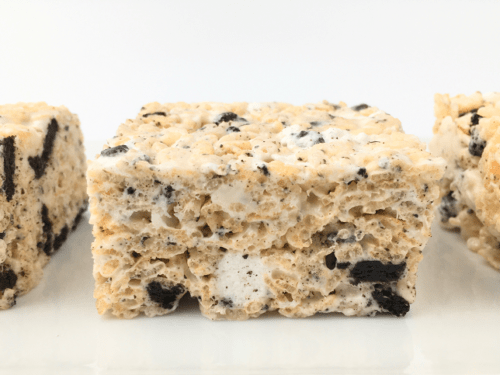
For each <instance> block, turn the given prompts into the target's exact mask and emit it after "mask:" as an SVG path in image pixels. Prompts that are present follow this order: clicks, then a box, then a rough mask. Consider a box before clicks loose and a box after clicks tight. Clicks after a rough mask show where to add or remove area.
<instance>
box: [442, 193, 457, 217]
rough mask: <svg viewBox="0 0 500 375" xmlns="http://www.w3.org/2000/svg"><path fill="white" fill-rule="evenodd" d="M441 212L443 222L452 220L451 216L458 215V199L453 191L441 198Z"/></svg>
mask: <svg viewBox="0 0 500 375" xmlns="http://www.w3.org/2000/svg"><path fill="white" fill-rule="evenodd" d="M439 213H440V214H441V221H442V222H443V223H446V222H447V221H448V220H450V217H456V216H457V215H458V210H457V200H456V199H455V198H454V197H453V191H450V192H449V193H448V194H447V195H445V196H444V197H443V199H442V200H441V204H440V205H439Z"/></svg>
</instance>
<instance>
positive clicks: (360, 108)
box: [351, 103, 370, 111]
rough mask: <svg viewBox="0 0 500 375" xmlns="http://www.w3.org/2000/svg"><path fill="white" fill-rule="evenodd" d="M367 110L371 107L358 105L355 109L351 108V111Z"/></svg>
mask: <svg viewBox="0 0 500 375" xmlns="http://www.w3.org/2000/svg"><path fill="white" fill-rule="evenodd" d="M366 108H370V106H369V105H368V104H364V103H363V104H358V105H355V106H354V107H351V109H353V110H354V111H362V110H363V109H366Z"/></svg>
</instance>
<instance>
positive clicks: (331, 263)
mask: <svg viewBox="0 0 500 375" xmlns="http://www.w3.org/2000/svg"><path fill="white" fill-rule="evenodd" d="M325 264H326V268H328V269H329V270H333V269H334V268H335V266H336V265H337V257H336V256H335V252H331V253H330V254H328V255H327V256H326V257H325Z"/></svg>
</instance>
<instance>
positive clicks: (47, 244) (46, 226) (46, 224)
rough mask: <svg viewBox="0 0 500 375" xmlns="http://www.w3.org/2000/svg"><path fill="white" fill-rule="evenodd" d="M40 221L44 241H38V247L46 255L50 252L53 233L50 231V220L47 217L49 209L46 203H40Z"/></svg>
mask: <svg viewBox="0 0 500 375" xmlns="http://www.w3.org/2000/svg"><path fill="white" fill-rule="evenodd" d="M42 223H43V228H42V230H43V237H44V242H39V243H38V247H39V248H41V249H42V250H43V252H44V253H45V254H47V255H51V254H52V241H53V237H54V233H52V222H51V221H50V219H49V209H48V208H47V206H46V205H42Z"/></svg>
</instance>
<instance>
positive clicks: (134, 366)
mask: <svg viewBox="0 0 500 375" xmlns="http://www.w3.org/2000/svg"><path fill="white" fill-rule="evenodd" d="M98 148H99V145H98V144H96V143H91V144H89V146H88V154H89V155H92V154H93V153H94V152H95V151H96V150H97V149H98ZM84 219H85V220H83V221H82V223H81V224H80V226H79V227H78V229H77V231H76V232H74V233H73V234H72V235H71V236H70V237H69V239H68V241H67V242H66V243H65V244H64V246H63V247H62V248H61V249H60V250H59V251H58V252H57V253H56V254H55V255H54V256H53V259H52V260H51V262H50V263H49V265H48V266H47V267H46V268H45V276H44V278H43V280H42V282H41V283H40V285H38V286H37V287H36V288H35V289H34V290H33V291H32V292H30V293H29V294H27V295H26V296H23V297H20V298H18V300H17V305H16V306H15V307H14V308H12V309H10V310H6V311H1V312H0V374H120V375H122V374H123V375H126V374H149V373H154V374H239V373H244V374H320V373H329V374H351V373H352V374H495V373H500V272H498V271H495V270H494V269H493V268H491V267H490V266H488V264H486V262H485V261H484V260H483V259H482V258H481V257H480V256H478V255H476V254H474V253H472V252H470V251H469V250H468V249H467V248H466V246H465V244H464V242H463V241H462V239H461V237H460V235H459V234H458V233H453V232H446V231H443V230H441V229H440V228H439V226H438V225H437V223H435V225H434V227H433V237H432V239H431V240H430V241H429V243H428V245H427V247H426V248H425V250H424V255H425V258H424V260H423V261H422V263H421V265H420V268H419V279H418V283H417V294H418V296H417V301H416V302H415V303H414V304H413V305H412V306H411V310H410V312H409V314H408V315H407V316H406V317H405V318H394V317H390V316H378V317H375V318H352V317H344V316H342V315H333V314H321V315H317V316H315V317H312V318H307V319H288V318H285V317H281V316H279V315H276V314H269V315H268V316H266V315H264V316H262V317H261V318H259V319H254V320H249V321H245V322H212V321H210V320H208V319H206V318H204V317H203V316H202V315H201V313H200V312H199V310H198V307H197V303H196V302H195V301H192V300H182V302H181V305H180V307H179V309H178V310H177V311H176V312H175V313H173V314H171V315H167V316H163V317H156V318H145V317H140V318H136V319H133V320H118V319H116V318H114V317H112V316H99V315H98V314H97V312H96V309H95V305H94V300H93V298H92V292H93V283H94V281H93V278H92V256H91V251H90V244H91V242H92V233H91V226H90V225H89V224H87V221H88V213H87V214H86V215H85V217H84Z"/></svg>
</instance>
